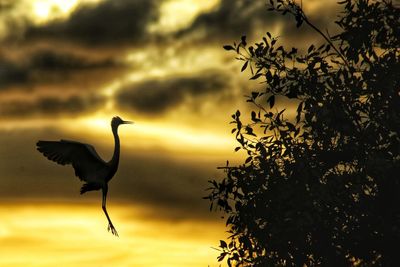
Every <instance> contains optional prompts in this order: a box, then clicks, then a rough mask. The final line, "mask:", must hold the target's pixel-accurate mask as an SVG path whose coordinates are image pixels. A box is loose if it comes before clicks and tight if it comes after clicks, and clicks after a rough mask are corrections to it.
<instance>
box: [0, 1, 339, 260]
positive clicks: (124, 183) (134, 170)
mask: <svg viewBox="0 0 400 267" xmlns="http://www.w3.org/2000/svg"><path fill="white" fill-rule="evenodd" d="M266 2H267V1H264V0H68V1H63V0H0V159H1V160H0V226H1V227H0V266H54V265H56V264H58V265H59V266H110V265H111V266H219V263H217V261H216V257H217V256H218V251H216V250H214V249H213V248H212V247H217V246H218V244H219V240H220V239H223V238H226V237H227V235H228V234H227V233H226V232H225V231H226V229H225V228H224V220H223V219H221V214H219V213H218V212H210V211H209V203H208V202H207V201H206V200H203V199H202V197H204V196H205V195H207V191H205V189H206V188H207V187H208V185H207V180H210V179H214V178H221V177H223V175H224V174H223V173H221V172H220V171H218V170H217V169H216V167H217V166H223V165H225V162H226V160H229V161H231V162H240V159H241V158H242V156H243V155H241V154H240V152H239V153H234V148H235V147H236V146H237V144H236V142H235V139H234V136H233V135H231V134H230V130H231V128H232V125H230V124H229V121H230V115H231V114H233V113H234V112H235V111H236V110H237V109H240V110H242V111H246V110H249V109H250V108H251V106H249V105H248V103H246V101H245V98H244V95H246V94H249V92H251V91H252V89H254V88H262V84H258V83H255V82H250V81H249V77H250V74H249V73H246V72H244V73H240V67H241V64H240V62H238V61H237V60H235V55H234V54H233V53H229V52H227V51H225V50H224V49H222V46H223V45H225V44H231V43H233V42H234V41H236V42H237V41H238V40H240V37H241V36H242V35H246V36H247V37H248V40H249V42H254V41H258V40H260V39H261V38H262V36H263V34H265V33H266V32H267V31H268V32H271V33H272V35H274V36H279V37H280V39H279V40H280V41H281V42H282V44H284V45H285V46H287V47H292V46H296V47H300V48H305V47H308V46H309V45H310V44H312V43H318V42H321V38H320V37H319V36H318V35H317V34H315V33H314V32H312V31H311V30H309V29H307V28H301V29H296V26H295V22H294V20H293V19H292V18H291V17H289V16H285V17H283V16H281V15H278V14H274V13H271V12H268V11H267V6H266ZM302 5H303V8H304V10H305V12H306V14H308V16H309V18H310V20H311V21H313V22H314V23H315V24H316V25H318V26H319V27H320V28H321V29H323V30H325V29H329V31H330V32H331V33H334V32H335V31H336V30H337V28H335V24H334V23H333V21H334V20H335V19H336V16H337V14H338V13H337V12H338V10H339V7H338V5H337V4H336V1H333V0H323V1H321V0H303V1H302ZM300 51H301V50H300ZM278 104H279V105H281V106H284V105H285V104H287V103H284V102H283V103H278ZM115 115H118V116H121V117H122V118H123V119H126V120H132V121H134V122H135V123H134V124H133V125H124V126H121V127H120V128H119V135H120V138H121V161H120V166H119V170H118V172H117V174H116V176H115V177H114V178H113V179H112V180H111V181H110V183H109V195H108V211H109V213H110V216H111V218H112V220H113V222H114V225H115V226H116V228H117V230H118V231H119V234H120V237H119V238H115V237H114V236H112V235H111V234H110V233H107V229H106V228H107V224H106V219H105V217H104V215H103V213H102V210H101V194H100V192H89V193H86V194H85V195H82V196H80V195H79V189H80V181H79V179H78V178H76V177H75V176H74V172H73V169H72V168H71V167H70V166H60V165H57V164H55V163H54V162H50V161H48V160H47V159H45V158H44V157H43V156H42V155H41V154H40V153H38V152H37V151H36V149H35V144H36V142H37V141H38V140H59V139H70V140H77V141H80V142H84V143H89V144H92V145H93V146H95V148H96V150H97V151H98V152H99V154H100V155H101V156H102V157H103V158H104V159H106V160H108V159H109V158H111V155H112V151H113V147H114V143H113V138H112V134H111V128H110V120H111V118H112V117H113V116H115Z"/></svg>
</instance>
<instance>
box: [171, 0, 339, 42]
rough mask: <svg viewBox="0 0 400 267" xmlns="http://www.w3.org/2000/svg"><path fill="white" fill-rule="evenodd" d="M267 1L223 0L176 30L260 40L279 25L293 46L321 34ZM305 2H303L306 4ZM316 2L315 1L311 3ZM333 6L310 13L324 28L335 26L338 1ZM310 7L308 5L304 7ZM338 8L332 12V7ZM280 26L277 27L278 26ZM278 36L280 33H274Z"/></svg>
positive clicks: (222, 38)
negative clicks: (275, 8)
mask: <svg viewBox="0 0 400 267" xmlns="http://www.w3.org/2000/svg"><path fill="white" fill-rule="evenodd" d="M267 2H268V1H254V0H236V1H231V0H221V3H220V5H219V6H218V8H217V9H215V10H212V11H208V12H205V13H202V14H200V15H199V16H198V17H197V18H196V19H195V20H194V21H193V23H192V24H191V25H190V26H189V27H188V28H186V29H183V30H181V31H179V32H177V33H176V35H177V36H178V37H180V38H183V37H190V38H194V39H196V41H198V39H200V40H201V41H203V42H209V41H215V42H219V43H221V42H230V43H231V42H233V41H239V40H240V37H241V36H243V35H245V36H247V37H249V38H248V39H250V40H255V41H258V40H261V38H262V36H263V35H264V34H265V33H266V32H267V31H269V32H273V31H274V30H276V29H278V28H279V29H280V32H279V33H277V32H275V34H277V35H279V36H280V37H281V40H282V41H283V43H284V44H285V45H290V46H292V45H293V43H294V44H296V46H298V45H300V46H301V45H304V44H305V43H306V42H307V41H309V39H310V37H313V36H314V37H315V36H317V37H318V34H317V33H316V32H315V31H314V30H313V29H311V28H310V27H309V26H307V25H303V26H302V27H300V28H297V27H296V20H295V18H294V17H293V16H292V15H291V14H286V15H285V16H282V15H281V13H278V12H275V11H268V8H269V7H270V5H269V4H267ZM306 4H307V3H306V2H304V6H305V7H306ZM310 4H313V3H310ZM327 5H330V6H332V7H333V8H331V9H324V10H318V12H314V13H312V14H310V13H307V12H306V13H307V15H308V16H309V19H310V20H311V21H312V22H313V24H314V25H316V26H318V27H319V28H320V29H321V30H322V31H325V29H328V28H329V29H331V28H332V27H335V24H334V20H335V19H336V17H335V16H336V14H337V11H338V10H339V5H335V6H334V5H332V3H331V2H329V3H328V2H327ZM305 10H306V11H307V8H305ZM333 10H334V11H335V12H332V11H333ZM278 25H279V27H276V26H278ZM275 37H277V36H275Z"/></svg>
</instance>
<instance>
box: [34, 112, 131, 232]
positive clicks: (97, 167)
mask: <svg viewBox="0 0 400 267" xmlns="http://www.w3.org/2000/svg"><path fill="white" fill-rule="evenodd" d="M132 123H133V122H131V121H124V120H122V119H121V118H120V117H118V116H115V117H113V118H112V120H111V130H112V133H113V135H114V141H115V146H114V153H113V155H112V158H111V160H110V161H108V162H106V161H104V160H103V159H102V158H101V157H100V156H99V154H97V152H96V150H95V149H94V147H93V146H92V145H89V144H85V143H80V142H77V141H71V140H63V139H61V140H60V141H42V140H39V141H38V142H37V143H36V146H37V150H38V151H39V152H41V153H42V154H43V155H44V156H45V157H46V158H47V159H49V160H51V161H54V162H56V163H58V164H61V165H67V164H70V165H72V167H73V168H74V170H75V176H77V177H79V179H80V180H81V181H83V182H85V183H84V184H83V186H82V187H81V190H80V193H81V195H82V194H84V193H86V192H88V191H93V190H100V189H101V190H102V209H103V212H104V214H105V216H106V217H107V220H108V227H107V230H108V231H111V233H112V234H113V235H115V236H118V232H117V230H116V229H115V227H114V225H113V223H112V221H111V219H110V216H109V215H108V213H107V208H106V199H107V192H108V182H109V181H110V180H111V178H113V176H114V175H115V173H116V172H117V169H118V163H119V154H120V141H119V136H118V127H119V126H120V125H122V124H132Z"/></svg>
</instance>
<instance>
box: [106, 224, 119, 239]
mask: <svg viewBox="0 0 400 267" xmlns="http://www.w3.org/2000/svg"><path fill="white" fill-rule="evenodd" d="M107 230H108V231H109V232H110V231H111V233H112V234H113V235H115V236H118V237H119V235H118V232H117V229H115V227H114V225H113V224H112V223H109V224H108V227H107Z"/></svg>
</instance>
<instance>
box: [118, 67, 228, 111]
mask: <svg viewBox="0 0 400 267" xmlns="http://www.w3.org/2000/svg"><path fill="white" fill-rule="evenodd" d="M228 86H229V82H228V79H227V75H226V74H224V73H223V72H220V71H209V72H202V73H198V74H195V75H191V76H173V77H166V78H163V79H154V80H147V81H144V82H140V83H135V84H130V85H128V86H125V87H123V88H122V89H121V90H119V91H118V94H117V96H116V100H117V103H118V104H119V106H121V107H122V108H125V109H128V110H134V111H138V112H141V113H144V114H148V115H159V114H161V113H164V112H166V111H168V110H170V109H172V108H174V107H176V106H178V105H180V104H182V103H183V102H184V101H185V100H186V99H187V98H196V97H199V96H202V95H207V94H218V93H219V92H220V91H222V90H225V89H227V88H228Z"/></svg>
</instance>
